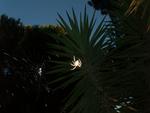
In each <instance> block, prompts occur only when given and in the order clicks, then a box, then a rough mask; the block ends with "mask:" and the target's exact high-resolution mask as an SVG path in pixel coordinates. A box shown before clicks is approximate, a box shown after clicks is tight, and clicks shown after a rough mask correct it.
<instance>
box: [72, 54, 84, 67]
mask: <svg viewBox="0 0 150 113" xmlns="http://www.w3.org/2000/svg"><path fill="white" fill-rule="evenodd" d="M70 65H71V66H72V68H71V69H70V70H75V69H76V68H80V67H81V66H82V62H81V60H80V59H76V57H75V56H73V61H72V62H71V63H70Z"/></svg>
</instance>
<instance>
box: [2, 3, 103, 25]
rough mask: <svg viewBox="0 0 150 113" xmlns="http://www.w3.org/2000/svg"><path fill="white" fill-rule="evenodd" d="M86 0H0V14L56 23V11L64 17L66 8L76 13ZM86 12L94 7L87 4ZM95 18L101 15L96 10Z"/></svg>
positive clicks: (80, 9)
mask: <svg viewBox="0 0 150 113" xmlns="http://www.w3.org/2000/svg"><path fill="white" fill-rule="evenodd" d="M85 4H86V5H87V0H0V14H6V15H7V16H9V17H13V18H16V19H17V18H20V19H21V21H22V22H23V23H24V24H27V25H28V24H31V25H46V24H53V25H55V24H57V21H56V19H57V18H58V16H57V13H60V14H61V15H62V16H63V17H64V18H66V10H67V11H71V9H72V8H74V9H75V12H76V13H77V15H79V14H80V12H83V9H84V6H85ZM87 10H88V14H89V15H92V13H93V11H94V9H93V8H92V7H90V6H88V5H87ZM97 16H98V18H97V19H100V18H99V17H101V15H100V12H99V11H97Z"/></svg>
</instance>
